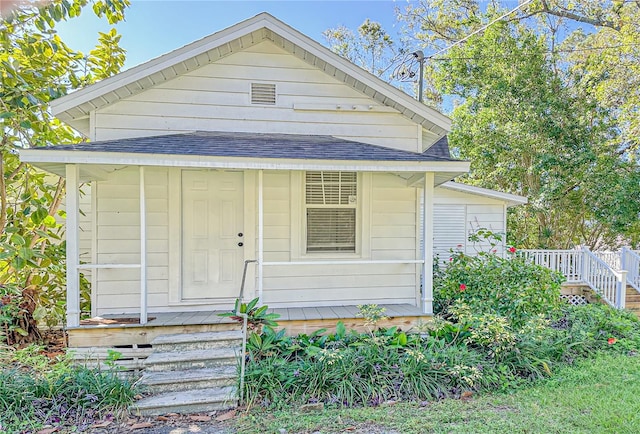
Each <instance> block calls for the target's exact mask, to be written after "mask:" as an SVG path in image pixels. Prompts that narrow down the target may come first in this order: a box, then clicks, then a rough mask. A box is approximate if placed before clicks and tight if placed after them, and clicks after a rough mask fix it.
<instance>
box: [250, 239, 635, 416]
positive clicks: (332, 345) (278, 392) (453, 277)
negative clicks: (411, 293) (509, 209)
mask: <svg viewBox="0 0 640 434" xmlns="http://www.w3.org/2000/svg"><path fill="white" fill-rule="evenodd" d="M482 236H491V232H488V231H485V232H483V233H482ZM482 236H478V239H477V240H476V241H481V238H482ZM474 238H475V237H474ZM508 251H509V255H510V256H509V257H508V258H501V257H499V256H497V255H495V254H493V253H480V254H479V255H478V256H477V257H470V256H467V255H464V254H462V253H454V254H453V256H452V260H451V262H450V264H449V265H448V267H447V268H446V269H445V270H443V271H442V272H441V274H440V275H439V277H438V278H437V290H436V291H435V294H434V295H435V297H436V305H437V306H438V308H439V310H440V315H437V316H435V317H434V318H433V320H431V321H429V322H427V323H424V324H422V325H420V327H418V328H417V330H413V331H411V332H407V331H403V330H400V329H398V328H397V327H391V328H388V329H384V328H377V329H375V330H373V329H370V328H369V330H368V332H367V333H358V332H356V331H355V330H347V329H346V327H345V326H344V324H343V323H341V322H339V323H338V324H337V325H336V329H335V332H333V333H328V334H327V333H326V330H318V331H316V332H314V333H312V334H310V335H306V334H302V335H298V336H286V335H285V332H284V330H280V331H276V330H274V329H272V328H271V327H264V328H263V331H262V333H254V334H253V335H252V336H251V337H250V339H249V341H248V345H247V350H248V357H247V359H246V360H247V366H246V377H245V387H246V389H245V394H244V396H246V397H247V399H248V401H249V403H250V404H260V405H264V406H269V407H272V406H280V405H285V404H290V403H300V402H318V401H321V402H325V403H327V404H332V405H336V406H358V405H366V406H376V405H379V404H382V403H384V402H387V401H398V400H405V401H406V400H410V401H424V400H432V399H441V398H445V397H461V396H468V394H469V393H475V392H478V391H487V390H496V389H497V390H504V391H510V390H512V389H514V388H517V387H521V386H522V385H525V384H527V383H529V382H530V381H533V380H537V379H540V378H544V377H548V376H551V375H553V373H554V371H555V370H556V369H558V368H559V367H561V366H563V365H565V364H571V363H573V362H574V361H576V360H579V359H583V358H587V357H593V356H594V355H595V354H597V353H598V352H603V351H614V352H618V353H622V354H627V353H628V354H636V353H637V352H638V351H640V322H639V321H638V319H637V318H636V317H635V316H634V315H633V314H631V313H628V312H621V311H617V310H615V309H613V308H611V307H610V306H608V305H603V304H594V305H588V306H569V305H563V304H560V297H559V296H560V283H561V280H562V277H561V276H559V275H557V274H555V273H552V272H550V271H549V270H547V269H546V268H543V267H539V266H536V265H533V264H531V263H528V262H526V261H525V260H524V259H522V258H520V257H518V255H517V251H516V249H515V248H509V249H508ZM364 313H365V314H366V315H365V318H369V317H370V318H374V319H375V318H378V317H379V316H380V315H381V314H382V313H381V312H380V310H379V309H377V308H376V307H375V306H369V307H368V308H367V309H365V310H364ZM370 325H371V324H370Z"/></svg>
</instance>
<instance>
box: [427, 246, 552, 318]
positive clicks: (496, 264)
mask: <svg viewBox="0 0 640 434" xmlns="http://www.w3.org/2000/svg"><path fill="white" fill-rule="evenodd" d="M513 250H514V252H515V249H513ZM562 279H563V277H562V276H561V275H560V274H557V273H554V272H552V271H551V270H549V269H547V268H545V267H542V266H538V265H535V264H532V263H530V262H527V261H526V260H525V259H523V258H520V257H518V256H516V255H513V254H511V255H509V257H508V258H502V257H500V256H498V255H497V254H494V253H492V252H490V253H479V254H478V255H477V256H470V255H466V254H464V253H462V252H453V253H452V256H451V261H450V262H449V263H448V264H447V265H446V268H445V269H444V270H443V271H442V272H441V273H439V274H438V275H436V276H435V277H434V311H435V312H436V313H441V314H446V312H447V309H448V308H449V307H450V306H452V305H453V304H454V303H456V302H458V301H462V302H464V303H465V304H467V305H468V306H469V307H470V308H471V310H472V312H473V314H475V315H484V314H494V315H498V316H502V317H505V318H507V319H508V320H509V322H510V323H511V324H512V325H513V326H515V327H516V328H518V327H520V326H522V325H523V324H524V323H526V322H527V320H528V319H529V318H531V317H533V316H536V315H538V314H548V313H550V312H552V311H554V310H555V309H557V308H558V306H559V304H560V285H561V283H562Z"/></svg>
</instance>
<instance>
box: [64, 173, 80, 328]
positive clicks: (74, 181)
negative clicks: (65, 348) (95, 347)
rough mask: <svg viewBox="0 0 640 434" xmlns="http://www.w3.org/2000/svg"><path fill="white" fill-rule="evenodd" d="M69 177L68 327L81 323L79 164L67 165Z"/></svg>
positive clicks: (67, 191) (67, 205)
mask: <svg viewBox="0 0 640 434" xmlns="http://www.w3.org/2000/svg"><path fill="white" fill-rule="evenodd" d="M65 171H66V178H67V190H66V194H67V197H66V204H65V206H66V208H67V228H66V235H65V236H66V239H67V327H78V326H79V325H80V281H79V278H78V277H79V276H78V265H79V261H80V257H79V255H78V180H79V178H80V173H79V172H80V171H79V168H78V165H77V164H67V165H66V166H65Z"/></svg>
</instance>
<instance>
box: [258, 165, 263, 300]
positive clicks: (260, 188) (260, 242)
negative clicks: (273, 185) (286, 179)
mask: <svg viewBox="0 0 640 434" xmlns="http://www.w3.org/2000/svg"><path fill="white" fill-rule="evenodd" d="M262 176H263V171H262V170H258V300H259V303H260V304H262V282H263V274H262V271H263V269H262V262H263V259H264V258H263V256H264V197H263V192H264V185H263V179H262Z"/></svg>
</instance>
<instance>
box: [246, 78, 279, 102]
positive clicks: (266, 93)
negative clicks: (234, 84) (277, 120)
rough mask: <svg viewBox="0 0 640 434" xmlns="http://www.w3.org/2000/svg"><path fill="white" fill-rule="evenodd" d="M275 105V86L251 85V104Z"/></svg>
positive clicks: (265, 84) (264, 84)
mask: <svg viewBox="0 0 640 434" xmlns="http://www.w3.org/2000/svg"><path fill="white" fill-rule="evenodd" d="M275 103H276V85H275V84H267V83H251V104H269V105H275Z"/></svg>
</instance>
